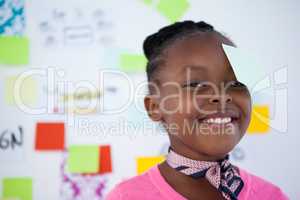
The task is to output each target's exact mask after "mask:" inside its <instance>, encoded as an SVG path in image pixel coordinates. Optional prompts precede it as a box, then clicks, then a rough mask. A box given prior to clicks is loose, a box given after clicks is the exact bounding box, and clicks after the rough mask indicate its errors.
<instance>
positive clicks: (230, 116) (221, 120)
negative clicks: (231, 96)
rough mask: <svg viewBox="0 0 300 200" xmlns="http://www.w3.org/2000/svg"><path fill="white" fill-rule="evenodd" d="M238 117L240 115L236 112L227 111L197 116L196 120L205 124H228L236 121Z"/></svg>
mask: <svg viewBox="0 0 300 200" xmlns="http://www.w3.org/2000/svg"><path fill="white" fill-rule="evenodd" d="M239 118H240V116H239V114H238V113H237V112H233V111H229V112H226V113H214V114H210V115H207V116H205V117H201V118H198V122H200V123H206V124H229V123H234V122H236V121H237V120H238V119H239Z"/></svg>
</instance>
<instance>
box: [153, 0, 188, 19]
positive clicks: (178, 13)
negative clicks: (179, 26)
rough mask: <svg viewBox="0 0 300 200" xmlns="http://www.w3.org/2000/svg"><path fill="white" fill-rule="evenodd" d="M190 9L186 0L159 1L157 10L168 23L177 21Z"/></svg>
mask: <svg viewBox="0 0 300 200" xmlns="http://www.w3.org/2000/svg"><path fill="white" fill-rule="evenodd" d="M189 7H190V5H189V2H188V1H187V0H160V1H159V3H158V4H157V10H158V12H159V13H160V14H162V15H163V16H165V17H166V18H167V19H168V20H169V21H170V22H176V21H178V20H179V19H180V18H181V17H182V16H183V15H184V13H185V12H186V11H187V10H188V8H189Z"/></svg>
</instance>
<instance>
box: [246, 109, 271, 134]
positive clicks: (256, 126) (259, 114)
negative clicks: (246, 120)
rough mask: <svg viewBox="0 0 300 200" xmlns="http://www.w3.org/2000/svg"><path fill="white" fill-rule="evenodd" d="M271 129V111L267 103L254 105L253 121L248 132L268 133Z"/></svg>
mask: <svg viewBox="0 0 300 200" xmlns="http://www.w3.org/2000/svg"><path fill="white" fill-rule="evenodd" d="M269 130H270V111H269V106H267V105H254V106H253V108H252V113H251V121H250V125H249V127H248V130H247V132H248V133H249V134H266V133H267V132H268V131H269Z"/></svg>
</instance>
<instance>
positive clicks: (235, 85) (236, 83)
mask: <svg viewBox="0 0 300 200" xmlns="http://www.w3.org/2000/svg"><path fill="white" fill-rule="evenodd" d="M230 86H232V87H236V88H246V87H247V86H246V85H245V84H243V83H241V82H239V81H232V82H230Z"/></svg>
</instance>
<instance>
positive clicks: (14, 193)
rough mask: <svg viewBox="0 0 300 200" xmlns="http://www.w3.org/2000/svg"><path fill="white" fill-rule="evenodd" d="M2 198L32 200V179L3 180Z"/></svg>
mask: <svg viewBox="0 0 300 200" xmlns="http://www.w3.org/2000/svg"><path fill="white" fill-rule="evenodd" d="M3 197H4V198H18V199H20V200H32V179H30V178H5V179H3Z"/></svg>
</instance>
